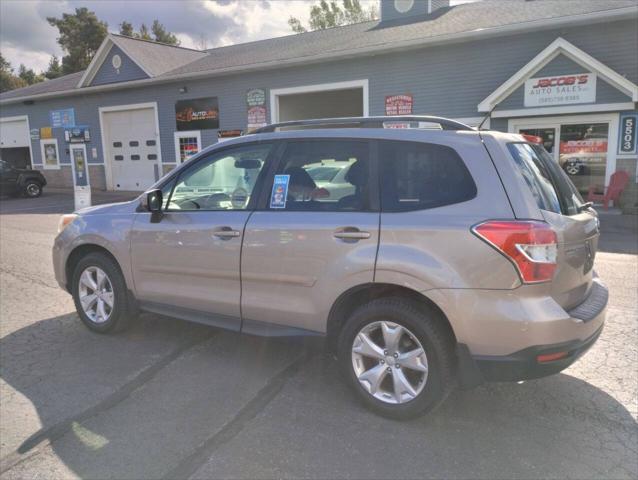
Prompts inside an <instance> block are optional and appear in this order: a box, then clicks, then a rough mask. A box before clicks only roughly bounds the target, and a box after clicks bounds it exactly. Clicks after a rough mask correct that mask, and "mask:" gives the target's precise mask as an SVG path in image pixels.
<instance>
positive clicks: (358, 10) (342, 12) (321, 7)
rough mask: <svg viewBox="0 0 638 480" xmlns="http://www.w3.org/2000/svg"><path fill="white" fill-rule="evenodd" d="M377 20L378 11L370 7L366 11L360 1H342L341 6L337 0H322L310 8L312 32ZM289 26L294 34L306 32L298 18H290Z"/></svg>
mask: <svg viewBox="0 0 638 480" xmlns="http://www.w3.org/2000/svg"><path fill="white" fill-rule="evenodd" d="M376 18H377V9H376V8H375V7H373V6H372V7H370V8H368V9H364V8H363V7H362V6H361V2H360V0H341V6H339V4H338V3H337V0H330V2H328V1H327V0H321V1H320V2H319V3H318V4H316V5H313V6H312V7H310V20H309V24H310V30H324V29H326V28H331V27H338V26H340V25H350V24H352V23H359V22H367V21H369V20H374V19H376ZM288 25H289V26H290V28H291V29H292V31H293V32H296V33H303V32H306V31H307V30H306V27H304V26H303V24H302V23H301V21H300V20H299V19H298V18H295V17H292V16H291V17H290V18H289V19H288Z"/></svg>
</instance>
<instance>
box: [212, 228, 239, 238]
mask: <svg viewBox="0 0 638 480" xmlns="http://www.w3.org/2000/svg"><path fill="white" fill-rule="evenodd" d="M213 235H215V236H216V237H218V238H224V239H227V238H237V237H239V235H240V233H239V231H238V230H233V229H232V228H230V227H221V228H220V229H219V230H215V231H214V232H213Z"/></svg>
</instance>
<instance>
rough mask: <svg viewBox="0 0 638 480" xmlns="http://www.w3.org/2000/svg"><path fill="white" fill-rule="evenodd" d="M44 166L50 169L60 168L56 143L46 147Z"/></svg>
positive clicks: (48, 144) (47, 144)
mask: <svg viewBox="0 0 638 480" xmlns="http://www.w3.org/2000/svg"><path fill="white" fill-rule="evenodd" d="M44 164H45V165H47V166H49V167H57V166H58V146H57V145H56V144H55V143H46V144H45V145H44Z"/></svg>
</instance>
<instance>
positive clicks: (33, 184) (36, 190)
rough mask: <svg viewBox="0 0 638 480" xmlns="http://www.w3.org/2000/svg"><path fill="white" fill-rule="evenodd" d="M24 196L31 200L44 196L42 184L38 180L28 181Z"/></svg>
mask: <svg viewBox="0 0 638 480" xmlns="http://www.w3.org/2000/svg"><path fill="white" fill-rule="evenodd" d="M24 194H25V195H26V196H27V197H29V198H36V197H39V196H40V195H42V184H41V183H40V182H38V181H37V180H27V182H26V183H25V184H24Z"/></svg>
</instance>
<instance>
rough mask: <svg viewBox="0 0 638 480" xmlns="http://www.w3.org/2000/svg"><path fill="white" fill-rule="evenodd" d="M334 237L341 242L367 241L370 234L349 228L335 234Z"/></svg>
mask: <svg viewBox="0 0 638 480" xmlns="http://www.w3.org/2000/svg"><path fill="white" fill-rule="evenodd" d="M333 237H335V238H338V239H340V240H365V239H366V238H370V232H362V231H361V230H359V229H358V228H354V227H349V228H343V229H339V230H337V231H336V232H334V233H333Z"/></svg>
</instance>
